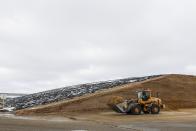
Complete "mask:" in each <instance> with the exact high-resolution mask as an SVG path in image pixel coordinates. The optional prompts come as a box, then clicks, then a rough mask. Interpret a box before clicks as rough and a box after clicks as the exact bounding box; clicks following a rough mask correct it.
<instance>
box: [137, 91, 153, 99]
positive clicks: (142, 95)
mask: <svg viewBox="0 0 196 131" xmlns="http://www.w3.org/2000/svg"><path fill="white" fill-rule="evenodd" d="M137 96H138V99H142V100H143V101H147V100H148V99H149V98H150V97H151V90H142V91H138V92H137Z"/></svg>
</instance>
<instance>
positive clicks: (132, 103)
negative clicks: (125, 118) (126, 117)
mask: <svg viewBox="0 0 196 131" xmlns="http://www.w3.org/2000/svg"><path fill="white" fill-rule="evenodd" d="M112 101H113V102H111V101H110V102H109V103H110V104H108V105H109V106H110V107H111V108H112V109H113V110H114V111H116V112H118V113H126V114H133V115H139V114H141V113H144V114H149V113H151V114H159V112H160V109H163V108H165V105H164V104H163V103H162V100H161V99H160V98H158V93H157V97H152V91H151V90H149V89H145V90H141V91H137V99H136V100H133V99H131V100H123V98H121V97H115V98H112Z"/></svg>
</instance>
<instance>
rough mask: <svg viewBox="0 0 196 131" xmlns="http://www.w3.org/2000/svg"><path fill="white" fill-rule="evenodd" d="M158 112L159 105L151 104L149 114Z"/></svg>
mask: <svg viewBox="0 0 196 131" xmlns="http://www.w3.org/2000/svg"><path fill="white" fill-rule="evenodd" d="M159 112H160V107H159V106H158V105H156V104H153V105H152V106H151V114H159Z"/></svg>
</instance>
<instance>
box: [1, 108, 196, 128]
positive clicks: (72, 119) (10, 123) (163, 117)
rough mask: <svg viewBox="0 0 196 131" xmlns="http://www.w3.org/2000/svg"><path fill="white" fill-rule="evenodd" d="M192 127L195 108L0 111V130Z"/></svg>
mask: <svg viewBox="0 0 196 131" xmlns="http://www.w3.org/2000/svg"><path fill="white" fill-rule="evenodd" d="M72 130H73V131H74V130H76V131H77V130H80V131H82V130H87V131H110V130H111V131H127V130H130V131H174V130H178V131H195V130H196V109H180V110H178V111H162V112H161V114H159V115H151V114H148V115H146V114H145V115H139V116H136V115H124V114H118V113H115V112H99V113H98V112H96V113H94V114H89V113H85V114H84V113H83V114H72V115H66V114H64V117H56V116H28V117H25V116H15V115H13V114H0V131H72Z"/></svg>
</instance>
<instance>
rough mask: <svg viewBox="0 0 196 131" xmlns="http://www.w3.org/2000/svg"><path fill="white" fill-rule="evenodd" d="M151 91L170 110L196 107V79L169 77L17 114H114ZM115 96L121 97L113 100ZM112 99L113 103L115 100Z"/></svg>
mask: <svg viewBox="0 0 196 131" xmlns="http://www.w3.org/2000/svg"><path fill="white" fill-rule="evenodd" d="M147 88H150V89H151V90H152V91H154V92H159V93H160V98H161V99H162V100H163V103H164V104H166V107H167V109H173V110H176V109H179V108H195V107H196V91H195V90H196V77H195V76H187V75H165V76H161V77H157V78H152V79H149V80H146V81H143V82H136V83H133V84H127V85H123V86H119V87H116V88H115V89H108V90H106V91H101V92H97V93H95V94H90V95H86V96H82V97H78V98H74V99H72V100H68V101H62V102H58V103H52V104H48V105H44V106H38V107H35V108H33V109H31V108H30V109H25V110H19V111H17V112H16V113H17V114H20V115H22V114H25V115H27V114H44V113H45V114H64V113H71V112H88V113H89V112H92V113H95V112H96V111H106V110H111V108H110V107H109V106H108V104H109V105H110V106H111V105H113V104H116V103H118V102H121V101H122V100H123V99H122V98H124V99H131V98H133V99H135V98H136V91H137V90H141V89H147ZM113 96H119V98H117V97H113ZM120 97H122V98H120ZM111 98H112V100H111Z"/></svg>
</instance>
